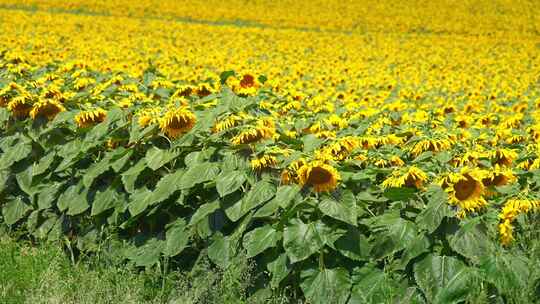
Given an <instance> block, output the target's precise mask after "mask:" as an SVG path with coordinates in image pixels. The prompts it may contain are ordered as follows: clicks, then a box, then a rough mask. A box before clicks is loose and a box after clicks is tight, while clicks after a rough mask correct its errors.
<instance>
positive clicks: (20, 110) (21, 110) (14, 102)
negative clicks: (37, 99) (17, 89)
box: [7, 95, 32, 119]
mask: <svg viewBox="0 0 540 304" xmlns="http://www.w3.org/2000/svg"><path fill="white" fill-rule="evenodd" d="M7 108H8V110H10V111H11V113H12V114H13V116H14V117H15V118H19V119H23V118H26V117H28V115H29V114H30V111H31V110H32V105H31V102H30V99H29V98H28V97H27V96H24V95H23V96H17V97H15V98H13V99H11V101H10V102H9V103H8V104H7Z"/></svg>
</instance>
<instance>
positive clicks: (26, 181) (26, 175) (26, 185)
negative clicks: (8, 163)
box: [15, 166, 38, 197]
mask: <svg viewBox="0 0 540 304" xmlns="http://www.w3.org/2000/svg"><path fill="white" fill-rule="evenodd" d="M32 177H33V174H32V166H28V167H27V168H26V170H24V171H22V172H20V173H18V174H16V175H15V179H16V180H17V184H18V185H19V188H21V190H22V191H24V192H25V193H26V194H28V195H29V196H30V197H32V196H34V194H36V192H37V191H38V189H37V188H35V187H32Z"/></svg>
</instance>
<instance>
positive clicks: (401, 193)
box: [383, 188, 416, 201]
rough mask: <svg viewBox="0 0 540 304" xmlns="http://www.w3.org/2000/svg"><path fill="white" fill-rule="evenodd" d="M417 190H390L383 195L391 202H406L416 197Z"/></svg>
mask: <svg viewBox="0 0 540 304" xmlns="http://www.w3.org/2000/svg"><path fill="white" fill-rule="evenodd" d="M415 193H416V189H415V188H388V189H386V190H385V191H384V193H383V195H384V197H386V198H387V199H389V200H391V201H406V200H408V199H410V198H411V197H413V196H414V194H415Z"/></svg>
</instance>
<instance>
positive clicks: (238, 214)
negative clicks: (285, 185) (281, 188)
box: [225, 181, 276, 222]
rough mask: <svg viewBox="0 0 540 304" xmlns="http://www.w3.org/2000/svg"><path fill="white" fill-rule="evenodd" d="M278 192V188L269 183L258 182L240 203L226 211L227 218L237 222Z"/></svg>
mask: <svg viewBox="0 0 540 304" xmlns="http://www.w3.org/2000/svg"><path fill="white" fill-rule="evenodd" d="M275 192H276V187H275V186H274V185H273V184H271V183H269V182H267V181H259V182H257V183H256V184H255V185H254V186H253V187H252V188H251V190H250V191H249V192H248V193H247V194H246V195H245V196H244V197H243V198H242V199H241V200H240V201H238V202H236V203H235V204H234V205H232V206H230V207H229V208H227V209H225V213H226V214H227V217H229V219H231V221H233V222H236V221H238V220H239V219H240V218H242V216H244V215H245V214H246V213H248V212H249V211H251V210H252V209H254V208H256V207H258V206H259V205H261V204H263V203H264V202H267V201H268V200H270V199H271V198H272V197H273V196H274V194H275Z"/></svg>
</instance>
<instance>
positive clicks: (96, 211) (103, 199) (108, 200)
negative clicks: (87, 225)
mask: <svg viewBox="0 0 540 304" xmlns="http://www.w3.org/2000/svg"><path fill="white" fill-rule="evenodd" d="M117 199H118V195H117V194H116V191H115V190H114V189H113V188H112V187H109V188H107V189H105V191H102V192H97V193H96V196H95V198H94V202H93V203H92V211H91V213H90V215H91V216H96V215H100V214H101V213H103V212H105V211H107V210H109V209H111V208H114V206H115V202H116V200H117Z"/></svg>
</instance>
